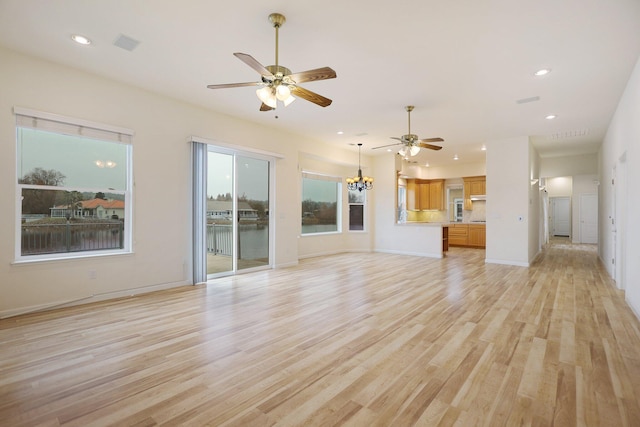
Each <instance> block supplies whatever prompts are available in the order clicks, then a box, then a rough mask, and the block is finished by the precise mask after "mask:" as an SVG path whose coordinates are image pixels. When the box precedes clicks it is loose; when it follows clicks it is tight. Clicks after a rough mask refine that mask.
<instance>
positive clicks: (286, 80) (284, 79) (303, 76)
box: [207, 13, 336, 111]
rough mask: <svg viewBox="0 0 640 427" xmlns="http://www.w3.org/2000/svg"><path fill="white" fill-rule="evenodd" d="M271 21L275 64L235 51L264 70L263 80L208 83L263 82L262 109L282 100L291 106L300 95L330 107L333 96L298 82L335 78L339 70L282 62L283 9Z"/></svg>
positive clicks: (256, 83) (254, 84)
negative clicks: (291, 66)
mask: <svg viewBox="0 0 640 427" xmlns="http://www.w3.org/2000/svg"><path fill="white" fill-rule="evenodd" d="M269 22H271V24H272V25H273V27H274V28H275V30H276V61H275V65H267V66H266V67H265V66H264V65H262V64H261V63H259V62H258V61H256V60H255V59H254V58H253V57H252V56H251V55H248V54H246V53H240V52H236V53H234V55H235V56H236V58H238V59H240V60H241V61H242V62H244V63H245V64H247V65H248V66H250V67H251V68H253V69H254V70H256V71H257V72H258V73H260V76H261V79H260V80H261V81H259V82H247V83H228V84H219V85H208V86H207V87H208V88H209V89H223V88H230V87H243V86H261V87H260V88H259V89H258V90H256V95H257V96H258V99H260V101H262V104H261V105H260V111H269V110H274V109H276V107H277V106H278V101H280V102H282V103H283V104H284V106H285V107H286V106H288V105H289V104H291V103H292V102H293V101H295V100H296V98H295V97H294V96H293V95H296V96H298V97H299V98H302V99H305V100H307V101H310V102H313V103H314V104H316V105H319V106H321V107H327V106H329V105H331V102H332V101H331V100H330V99H329V98H325V97H324V96H322V95H318V94H317V93H314V92H311V91H310V90H308V89H304V88H303V87H301V86H298V85H299V84H300V83H304V82H308V81H315V80H326V79H333V78H335V77H336V72H335V71H333V70H332V69H331V68H329V67H322V68H317V69H313V70H307V71H302V72H300V73H292V72H291V70H290V69H288V68H287V67H283V66H281V65H278V35H279V33H278V30H279V28H280V27H281V26H282V25H283V24H284V23H285V22H286V18H285V17H284V15H282V14H280V13H272V14H271V15H269Z"/></svg>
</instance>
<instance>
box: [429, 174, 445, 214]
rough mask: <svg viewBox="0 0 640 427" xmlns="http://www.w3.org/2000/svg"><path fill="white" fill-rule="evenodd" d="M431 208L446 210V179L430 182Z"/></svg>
mask: <svg viewBox="0 0 640 427" xmlns="http://www.w3.org/2000/svg"><path fill="white" fill-rule="evenodd" d="M429 209H436V210H439V211H443V210H444V180H443V179H439V180H431V181H430V182H429Z"/></svg>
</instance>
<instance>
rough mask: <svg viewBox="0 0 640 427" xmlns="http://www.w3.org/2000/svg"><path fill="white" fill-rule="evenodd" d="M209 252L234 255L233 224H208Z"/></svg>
mask: <svg viewBox="0 0 640 427" xmlns="http://www.w3.org/2000/svg"><path fill="white" fill-rule="evenodd" d="M207 252H210V253H213V254H216V255H228V256H231V255H233V225H231V224H207Z"/></svg>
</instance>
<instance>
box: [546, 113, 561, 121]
mask: <svg viewBox="0 0 640 427" xmlns="http://www.w3.org/2000/svg"><path fill="white" fill-rule="evenodd" d="M556 117H558V116H556V115H555V114H549V115H548V116H546V117H545V119H547V120H553V119H555V118H556Z"/></svg>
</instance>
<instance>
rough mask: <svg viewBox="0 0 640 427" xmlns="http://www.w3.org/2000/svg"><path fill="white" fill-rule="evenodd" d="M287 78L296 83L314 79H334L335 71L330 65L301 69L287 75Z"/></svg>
mask: <svg viewBox="0 0 640 427" xmlns="http://www.w3.org/2000/svg"><path fill="white" fill-rule="evenodd" d="M289 78H291V80H293V81H294V82H296V83H304V82H311V81H316V80H326V79H335V78H336V72H335V71H333V70H332V69H331V68H330V67H322V68H316V69H315V70H307V71H301V72H299V73H293V74H291V75H289Z"/></svg>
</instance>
